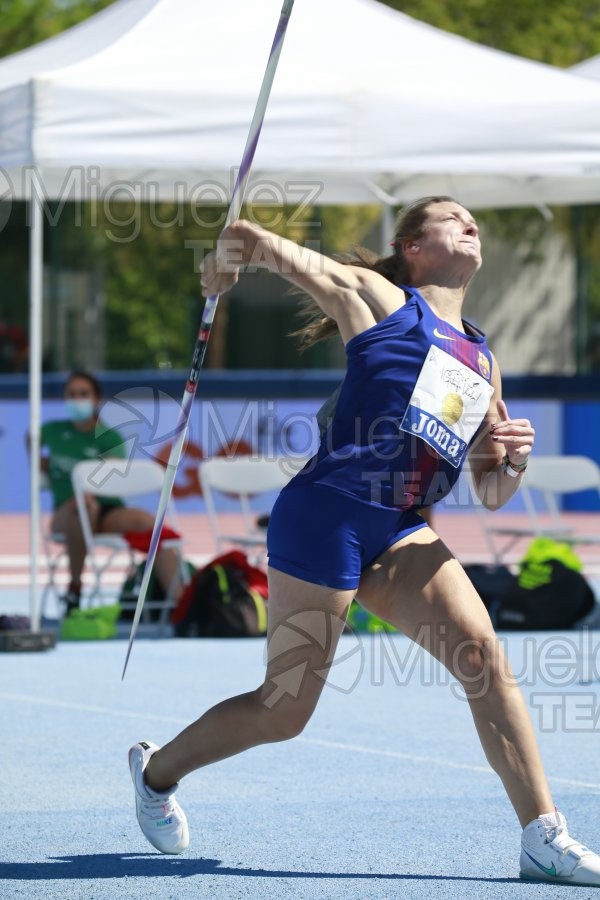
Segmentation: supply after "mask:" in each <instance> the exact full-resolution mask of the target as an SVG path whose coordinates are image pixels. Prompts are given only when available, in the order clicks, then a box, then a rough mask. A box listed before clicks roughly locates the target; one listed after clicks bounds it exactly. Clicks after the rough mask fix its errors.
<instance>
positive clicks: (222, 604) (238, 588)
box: [171, 550, 267, 637]
mask: <svg viewBox="0 0 600 900" xmlns="http://www.w3.org/2000/svg"><path fill="white" fill-rule="evenodd" d="M266 599H267V576H266V574H265V573H264V572H263V571H262V569H259V568H258V567H257V566H253V565H251V564H250V562H249V561H248V558H247V556H246V555H245V554H244V553H242V552H241V551H239V550H232V551H231V552H230V553H225V554H223V556H218V557H216V558H215V559H213V560H211V562H209V563H208V565H207V566H205V568H204V569H201V570H200V571H198V572H196V574H195V575H194V576H193V578H192V580H191V582H190V584H188V586H187V587H186V589H185V590H184V592H183V593H182V595H181V599H180V601H179V603H178V604H177V607H176V608H175V609H174V610H173V613H172V615H171V621H172V623H173V628H174V633H175V636H176V637H258V636H259V635H263V634H266V631H267V611H266Z"/></svg>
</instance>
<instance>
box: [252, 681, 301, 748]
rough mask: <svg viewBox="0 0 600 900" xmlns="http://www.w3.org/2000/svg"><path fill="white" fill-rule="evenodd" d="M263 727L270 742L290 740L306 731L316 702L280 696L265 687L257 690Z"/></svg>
mask: <svg viewBox="0 0 600 900" xmlns="http://www.w3.org/2000/svg"><path fill="white" fill-rule="evenodd" d="M257 695H258V702H259V704H260V708H261V720H262V727H263V730H264V732H265V740H266V741H268V742H275V741H289V740H291V739H292V738H295V737H298V735H299V734H301V733H302V732H303V731H304V728H305V727H306V725H307V724H308V721H309V720H310V717H311V716H312V714H313V711H314V708H315V704H314V703H310V702H306V701H303V700H300V699H296V698H290V697H289V696H287V697H278V696H277V692H273V691H272V690H271V691H269V690H266V689H265V688H264V687H263V688H262V689H259V691H258V692H257Z"/></svg>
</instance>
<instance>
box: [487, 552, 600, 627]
mask: <svg viewBox="0 0 600 900" xmlns="http://www.w3.org/2000/svg"><path fill="white" fill-rule="evenodd" d="M582 568H583V564H582V562H581V560H580V559H579V557H578V556H577V554H576V553H575V552H574V551H573V548H572V547H571V546H569V545H568V544H564V543H561V542H558V541H554V540H552V538H545V537H541V538H536V539H535V540H534V541H532V543H531V544H530V546H529V547H528V549H527V553H526V554H525V556H524V557H523V559H522V560H521V562H520V564H519V574H518V576H517V578H516V579H515V582H514V583H513V585H512V587H511V588H510V590H509V591H508V592H507V595H506V597H505V598H504V600H503V602H502V603H501V604H500V606H499V608H498V610H497V613H496V621H495V625H496V627H497V628H499V629H505V630H517V629H518V630H531V631H534V630H543V629H569V628H573V627H575V626H576V624H577V622H578V621H580V620H581V619H583V618H584V617H585V616H586V615H587V614H588V613H589V612H591V610H592V609H593V608H594V604H595V597H594V592H593V591H592V588H591V587H590V585H589V584H588V582H587V581H586V579H585V578H584V576H583V575H582V574H581V569H582Z"/></svg>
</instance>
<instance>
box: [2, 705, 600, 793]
mask: <svg viewBox="0 0 600 900" xmlns="http://www.w3.org/2000/svg"><path fill="white" fill-rule="evenodd" d="M0 700H9V701H14V702H15V703H35V704H38V705H40V706H50V707H59V708H62V709H72V710H76V711H78V712H88V713H94V714H98V715H102V716H117V717H119V718H126V719H146V721H154V720H156V721H159V722H171V723H173V724H175V725H188V724H189V721H190V719H189V715H188V716H185V717H184V718H179V717H177V716H164V715H163V714H162V713H156V712H148V713H139V712H134V711H133V710H128V709H112V708H109V707H104V706H90V705H88V704H87V703H71V702H69V701H67V700H55V699H54V698H53V697H38V696H35V697H34V696H31V695H30V694H12V693H5V692H0ZM295 740H296V741H297V742H299V743H301V744H309V745H312V746H315V747H325V748H326V749H329V750H342V751H343V752H344V753H365V754H368V755H370V756H384V757H387V758H389V759H402V760H406V761H408V762H414V763H418V764H419V765H427V766H431V765H433V766H441V767H442V768H447V769H465V770H467V771H468V772H480V773H483V774H484V775H495V774H496V773H495V772H494V770H493V769H490V767H489V766H476V765H473V764H472V763H456V762H451V761H450V760H447V759H438V758H436V757H433V756H418V755H417V754H413V753H399V752H398V751H397V750H380V749H377V748H376V747H364V746H362V745H361V744H345V743H344V742H343V741H326V740H322V739H321V738H307V737H297V738H295ZM548 779H549V780H550V781H555V782H557V783H558V784H567V785H570V786H571V787H577V788H587V789H589V790H595V791H600V784H599V783H598V782H594V781H576V780H575V779H573V778H559V777H558V776H554V775H548Z"/></svg>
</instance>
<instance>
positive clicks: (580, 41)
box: [385, 0, 600, 67]
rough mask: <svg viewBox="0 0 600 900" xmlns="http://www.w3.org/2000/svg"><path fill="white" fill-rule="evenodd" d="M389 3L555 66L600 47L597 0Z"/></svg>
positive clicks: (456, 31)
mask: <svg viewBox="0 0 600 900" xmlns="http://www.w3.org/2000/svg"><path fill="white" fill-rule="evenodd" d="M385 5H386V6H391V7H392V8H393V9H397V10H399V11H400V12H403V13H406V15H408V16H412V17H413V18H414V19H419V20H421V21H423V22H427V23H428V24H430V25H434V26H435V27H436V28H441V29H443V30H444V31H449V32H451V33H454V34H458V35H461V36H462V37H465V38H469V40H471V41H475V42H477V43H479V44H485V45H486V46H488V47H494V48H496V49H497V50H505V51H506V52H507V53H514V54H516V55H518V56H525V57H527V58H528V59H535V60H537V61H538V62H545V63H549V64H551V65H554V66H564V67H567V66H573V65H575V63H578V62H581V61H582V60H584V59H588V58H589V57H590V56H595V55H596V54H598V53H600V6H599V5H598V2H597V0H577V2H573V0H545V2H544V3H543V4H542V3H540V2H539V0H445V2H444V3H440V2H439V0H385ZM400 52H401V51H400Z"/></svg>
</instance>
